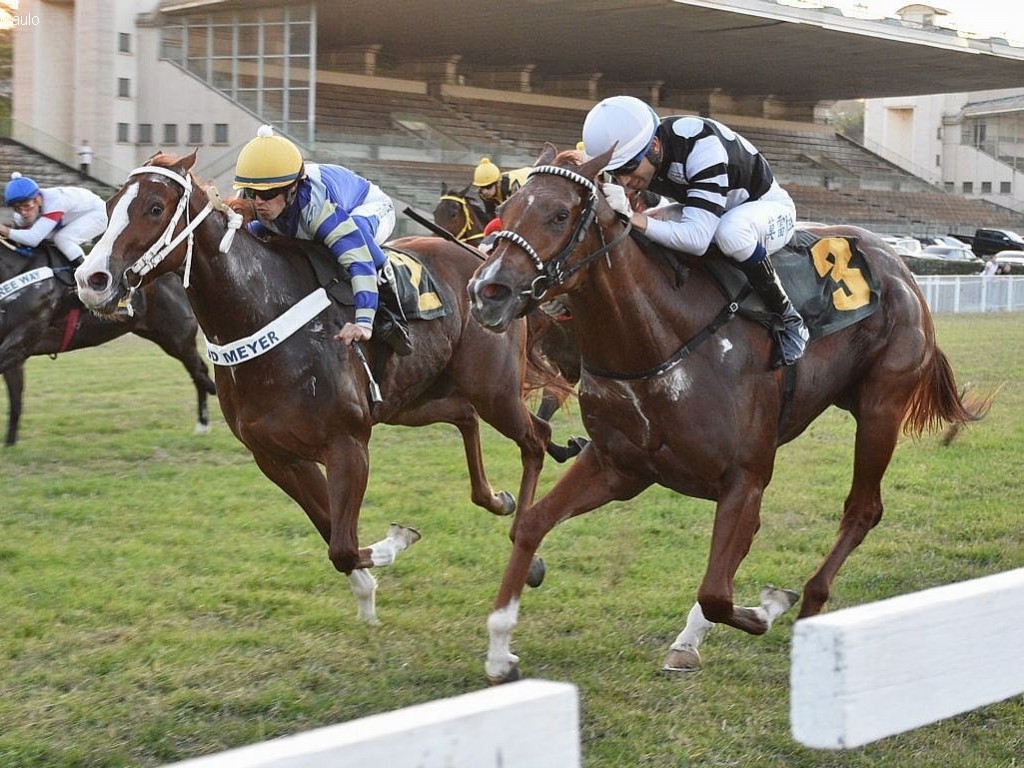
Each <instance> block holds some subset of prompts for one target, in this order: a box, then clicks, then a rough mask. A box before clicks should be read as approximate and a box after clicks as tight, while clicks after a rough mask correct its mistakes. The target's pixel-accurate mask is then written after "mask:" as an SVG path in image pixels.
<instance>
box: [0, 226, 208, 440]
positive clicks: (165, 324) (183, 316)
mask: <svg viewBox="0 0 1024 768" xmlns="http://www.w3.org/2000/svg"><path fill="white" fill-rule="evenodd" d="M38 270H43V272H39V271H38ZM47 271H48V272H47ZM33 274H36V275H37V276H39V277H41V278H42V279H39V280H38V281H35V282H32V283H31V284H26V285H25V286H24V287H22V288H18V289H17V290H14V291H11V292H9V293H8V292H7V291H2V292H0V293H3V297H2V298H0V372H2V373H3V376H4V381H5V383H6V385H7V402H8V419H7V435H6V438H5V444H6V445H9V446H10V445H14V444H15V443H16V442H17V440H18V424H19V421H20V419H21V413H22V397H23V395H24V387H25V370H24V364H25V360H27V359H28V358H29V357H31V356H34V355H51V356H52V355H57V354H59V353H62V352H70V351H72V350H76V349H85V348H86V347H95V346H97V345H99V344H105V343H106V342H108V341H111V340H113V339H116V338H118V337H120V336H123V335H125V334H126V333H134V334H135V335H137V336H141V337H142V338H144V339H148V340H149V341H152V342H153V343H154V344H156V345H157V346H159V347H160V348H161V349H162V350H163V351H164V352H166V353H167V354H168V355H170V356H171V357H173V358H175V359H176V360H178V361H180V362H181V364H182V365H184V366H185V370H186V371H188V374H189V376H190V377H191V378H192V382H193V383H194V384H195V388H196V399H197V411H198V416H197V422H196V431H198V432H203V431H206V430H207V429H208V428H209V424H210V410H209V405H208V403H207V398H208V396H209V395H213V394H216V387H215V386H214V383H213V379H211V378H210V376H209V374H208V372H207V368H206V363H205V362H203V358H202V355H200V354H199V350H198V349H196V333H197V331H198V330H199V325H198V323H197V322H196V318H195V315H193V314H192V308H191V307H190V306H189V304H188V299H186V298H185V290H184V288H182V285H181V280H180V279H179V278H177V277H176V276H174V275H169V276H167V277H164V278H161V279H160V280H158V281H156V282H154V283H153V284H152V285H150V286H147V287H146V289H145V290H144V291H143V293H142V295H141V296H139V297H138V300H137V301H136V303H135V307H134V308H133V312H132V314H130V315H129V314H128V313H127V312H121V313H119V314H118V315H117V317H116V318H115V319H113V320H111V319H106V318H99V317H96V316H94V315H92V314H90V313H89V312H82V311H80V310H81V305H80V304H79V302H78V297H77V296H76V295H75V287H74V280H73V278H72V277H71V268H70V267H69V266H68V265H67V262H66V261H65V260H64V257H63V256H61V255H60V254H59V253H58V252H57V250H56V249H55V248H51V247H50V246H49V245H43V246H41V247H39V248H36V249H35V251H34V252H33V253H32V254H31V255H30V256H28V257H26V256H23V255H22V254H20V253H17V252H15V250H13V249H12V248H10V247H7V246H5V245H2V244H0V284H8V285H9V283H7V281H8V280H15V279H22V280H25V279H27V278H29V277H30V276H31V275H33ZM44 275H45V277H44Z"/></svg>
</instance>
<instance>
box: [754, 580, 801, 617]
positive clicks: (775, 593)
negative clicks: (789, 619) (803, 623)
mask: <svg viewBox="0 0 1024 768" xmlns="http://www.w3.org/2000/svg"><path fill="white" fill-rule="evenodd" d="M799 599H800V593H799V592H794V591H793V590H792V589H783V588H782V587H773V586H772V585H771V584H768V585H767V586H765V587H763V588H762V589H761V605H762V606H765V607H767V606H768V605H769V604H771V603H777V604H778V605H780V606H782V609H783V611H784V612H785V611H788V610H789V609H790V608H792V607H793V606H794V605H796V601H797V600H799Z"/></svg>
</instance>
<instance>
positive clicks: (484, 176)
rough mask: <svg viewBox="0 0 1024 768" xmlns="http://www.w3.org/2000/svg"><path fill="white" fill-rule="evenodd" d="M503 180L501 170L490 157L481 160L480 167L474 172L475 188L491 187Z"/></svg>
mask: <svg viewBox="0 0 1024 768" xmlns="http://www.w3.org/2000/svg"><path fill="white" fill-rule="evenodd" d="M500 178H501V169H500V168H499V167H498V166H496V165H495V164H494V163H492V162H491V159H490V158H489V157H483V158H481V159H480V165H478V166H477V167H476V170H475V171H473V186H474V187H489V186H491V184H494V183H495V182H496V181H497V180H498V179H500Z"/></svg>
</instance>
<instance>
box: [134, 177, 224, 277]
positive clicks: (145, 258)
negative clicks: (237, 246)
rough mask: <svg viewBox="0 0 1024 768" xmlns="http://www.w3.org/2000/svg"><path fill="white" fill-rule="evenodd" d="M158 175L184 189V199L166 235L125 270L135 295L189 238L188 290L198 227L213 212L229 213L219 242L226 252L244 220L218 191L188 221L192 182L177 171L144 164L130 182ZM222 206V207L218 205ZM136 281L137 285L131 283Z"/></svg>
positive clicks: (186, 266) (186, 269) (180, 199)
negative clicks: (181, 225)
mask: <svg viewBox="0 0 1024 768" xmlns="http://www.w3.org/2000/svg"><path fill="white" fill-rule="evenodd" d="M150 173H155V174H157V175H158V176H163V177H165V178H168V179H170V180H171V181H174V182H176V183H177V184H178V185H179V186H180V187H181V189H182V193H181V197H180V198H179V199H178V207H177V208H175V209H174V215H173V216H171V220H170V221H169V222H168V223H167V228H166V229H164V231H163V234H161V235H160V237H158V238H157V239H156V241H155V242H154V243H153V244H152V245H151V246H149V249H148V250H147V251H146V252H145V253H144V254H142V255H141V256H140V257H139V258H138V259H136V260H135V261H134V262H133V263H132V264H130V265H129V266H128V267H127V268H125V271H124V282H125V285H126V286H127V287H128V289H129V291H132V292H134V291H135V290H136V289H137V288H138V287H139V285H141V283H142V278H143V277H144V276H145V275H146V274H148V273H149V272H152V271H153V269H154V268H155V267H156V266H157V265H158V264H160V262H162V261H163V260H164V259H166V258H167V256H168V255H169V254H170V253H171V252H172V251H173V250H174V249H175V248H177V247H178V245H179V244H180V243H181V241H182V240H184V239H186V238H188V245H187V250H186V252H185V275H184V280H183V282H184V285H185V287H186V288H188V284H189V274H190V273H191V271H192V246H193V241H194V239H195V236H194V233H195V231H196V228H197V227H198V226H199V225H200V224H202V223H203V220H204V219H205V218H206V217H207V216H209V215H210V212H211V211H213V210H223V211H224V212H225V213H227V214H228V231H227V232H226V233H225V234H224V237H223V238H222V239H221V242H220V252H221V253H227V251H228V249H229V248H230V247H231V242H232V240H233V239H234V236H235V231H236V230H238V228H239V227H240V226H241V224H242V217H241V216H240V215H238V214H237V213H235V212H234V211H232V210H231V209H230V208H228V207H227V206H226V205H225V204H224V203H222V202H219V200H217V196H216V193H215V191H213V192H212V193H211V194H209V195H208V200H207V203H206V205H205V206H204V207H203V210H201V211H200V212H199V213H198V214H196V217H195V218H194V219H191V220H189V208H188V203H189V200H190V198H191V197H192V179H191V178H190V177H189V176H187V175H183V174H180V173H177V172H176V171H172V170H171V169H170V168H164V167H162V166H159V165H144V166H142V167H141V168H136V169H135V170H134V171H132V172H131V173H129V174H128V179H126V180H125V183H126V184H127V183H128V180H129V179H131V178H132V177H133V176H141V175H145V174H150ZM218 203H219V204H218ZM182 216H185V226H184V227H183V228H182V230H181V232H179V233H178V234H177V236H175V234H174V230H175V228H176V227H177V226H178V222H179V221H180V220H181V217H182ZM133 276H134V277H137V278H138V279H137V280H133V279H132V277H133ZM133 282H134V285H133V284H132V283H133Z"/></svg>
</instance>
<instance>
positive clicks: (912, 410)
mask: <svg viewBox="0 0 1024 768" xmlns="http://www.w3.org/2000/svg"><path fill="white" fill-rule="evenodd" d="M997 393H998V390H997V391H996V392H993V393H992V394H990V395H985V396H972V397H967V396H966V395H965V393H963V392H960V391H958V390H957V387H956V378H955V377H954V376H953V367H952V366H951V365H950V364H949V359H948V358H947V357H946V355H945V353H943V351H942V350H941V349H939V348H937V347H936V349H935V354H933V355H932V359H931V361H930V362H929V363H928V367H927V369H926V370H925V372H924V376H922V377H921V381H920V383H919V384H918V385H917V389H916V390H915V391H914V394H913V396H912V397H911V399H910V404H909V405H908V406H907V413H906V416H905V417H904V420H903V432H904V433H905V434H908V435H914V436H917V437H920V436H921V435H922V434H923V433H924V431H925V430H932V429H939V428H941V427H942V425H943V424H949V425H950V431H951V432H952V434H954V436H955V433H956V431H958V430H959V429H960V427H962V426H964V425H966V424H969V423H971V422H974V421H980V420H981V419H983V418H984V417H985V414H987V413H988V411H989V409H990V408H991V407H992V401H993V400H994V399H995V396H996V394H997ZM949 442H951V439H949V438H947V440H946V443H947V444H948V443H949Z"/></svg>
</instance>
